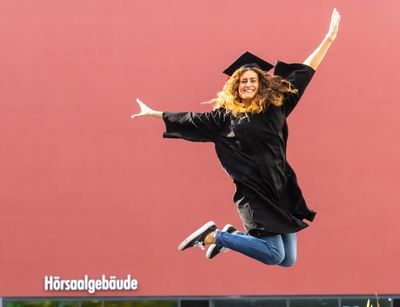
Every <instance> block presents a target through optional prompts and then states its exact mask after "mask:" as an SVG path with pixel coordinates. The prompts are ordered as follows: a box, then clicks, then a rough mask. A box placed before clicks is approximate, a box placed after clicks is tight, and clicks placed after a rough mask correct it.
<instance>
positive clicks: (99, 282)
mask: <svg viewBox="0 0 400 307" xmlns="http://www.w3.org/2000/svg"><path fill="white" fill-rule="evenodd" d="M137 288H138V281H137V280H136V279H133V278H132V277H131V275H130V274H128V275H127V276H126V278H117V276H114V275H112V276H110V277H109V278H107V276H106V275H105V274H102V275H101V278H97V279H90V278H89V276H88V275H84V276H83V278H82V279H62V278H60V276H48V275H46V276H45V277H44V290H45V291H87V292H88V293H90V294H94V293H95V292H96V291H102V290H103V291H106V290H136V289H137Z"/></svg>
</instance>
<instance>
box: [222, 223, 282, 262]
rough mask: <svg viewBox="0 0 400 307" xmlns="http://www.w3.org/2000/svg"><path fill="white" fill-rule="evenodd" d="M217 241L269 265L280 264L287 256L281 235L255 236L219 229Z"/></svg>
mask: <svg viewBox="0 0 400 307" xmlns="http://www.w3.org/2000/svg"><path fill="white" fill-rule="evenodd" d="M216 243H217V244H218V245H220V246H223V247H226V248H229V249H232V250H234V251H236V252H239V253H241V254H244V255H246V256H248V257H251V258H253V259H256V260H258V261H261V262H262V263H265V264H269V265H275V264H280V263H281V262H282V261H283V260H284V258H285V248H284V244H283V240H282V236H281V235H274V236H268V237H253V236H251V235H249V234H245V233H239V234H230V233H227V232H221V231H217V234H216Z"/></svg>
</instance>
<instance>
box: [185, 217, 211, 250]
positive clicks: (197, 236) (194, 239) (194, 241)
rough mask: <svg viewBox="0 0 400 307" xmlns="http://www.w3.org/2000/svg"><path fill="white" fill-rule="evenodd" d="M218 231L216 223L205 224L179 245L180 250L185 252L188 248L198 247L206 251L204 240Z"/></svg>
mask: <svg viewBox="0 0 400 307" xmlns="http://www.w3.org/2000/svg"><path fill="white" fill-rule="evenodd" d="M216 229H217V226H216V225H215V223H214V222H212V221H211V222H208V223H205V224H204V225H203V226H201V227H200V228H199V229H197V230H196V231H195V232H193V233H192V234H191V235H190V236H188V237H187V238H186V239H185V240H183V242H182V243H181V244H179V247H178V250H180V251H183V250H185V249H186V248H189V247H193V246H198V247H200V248H201V249H204V239H205V238H206V237H207V235H208V234H209V233H211V232H213V231H215V230H216Z"/></svg>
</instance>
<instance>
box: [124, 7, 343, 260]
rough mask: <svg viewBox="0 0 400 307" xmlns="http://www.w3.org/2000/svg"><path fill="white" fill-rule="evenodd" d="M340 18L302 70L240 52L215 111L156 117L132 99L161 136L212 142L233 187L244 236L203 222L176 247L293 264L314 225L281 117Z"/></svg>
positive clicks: (210, 254) (305, 81) (333, 21)
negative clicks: (160, 126)
mask: <svg viewBox="0 0 400 307" xmlns="http://www.w3.org/2000/svg"><path fill="white" fill-rule="evenodd" d="M339 22H340V15H339V13H338V11H337V10H336V9H334V10H333V13H332V17H331V23H330V28H329V32H328V34H327V35H326V36H325V38H324V39H323V41H322V43H321V44H320V45H319V47H318V48H317V49H316V50H315V51H314V52H313V53H312V54H311V55H310V56H309V57H308V58H307V59H306V60H305V61H304V63H303V64H285V63H283V62H279V61H278V63H277V64H276V66H275V70H274V74H270V73H268V72H267V71H268V70H269V69H271V68H272V67H273V66H272V65H271V64H269V63H267V62H265V61H264V60H262V59H260V58H258V57H256V56H254V55H252V54H251V53H249V52H246V53H244V54H243V55H242V56H241V57H240V58H239V59H237V60H236V61H235V62H234V63H233V64H232V65H231V66H230V67H228V68H227V69H226V70H225V71H224V72H225V73H227V74H228V75H230V79H229V80H228V81H227V83H226V84H225V86H224V88H223V90H222V91H221V92H220V93H219V94H218V96H217V98H216V99H214V100H215V101H216V105H215V109H214V110H213V111H212V112H206V113H192V112H179V113H171V112H160V111H155V110H152V109H151V108H149V107H148V106H147V105H145V104H144V103H143V102H141V101H140V100H139V99H137V102H138V104H139V106H140V112H139V113H137V114H134V115H132V116H131V117H132V118H135V117H141V116H152V117H156V118H160V119H162V120H164V122H165V125H166V132H165V133H164V134H163V136H164V137H166V138H182V139H185V140H189V141H194V142H213V143H214V144H215V150H216V153H217V156H218V158H219V160H220V162H221V164H222V166H223V167H224V169H225V170H226V172H227V173H228V174H229V175H230V176H231V178H232V179H233V182H234V184H235V186H236V192H235V194H234V202H235V205H236V206H237V209H238V212H239V215H240V217H241V219H242V221H243V224H244V227H245V229H246V230H247V232H246V233H244V232H239V231H237V230H236V228H235V227H233V226H232V225H229V224H228V225H226V226H225V227H224V228H223V229H222V230H219V229H217V226H216V225H215V223H214V222H208V223H206V224H205V225H203V226H202V227H200V228H199V229H197V230H196V231H194V232H193V233H192V234H191V235H189V236H188V237H187V238H186V239H185V240H184V241H183V242H182V243H181V244H180V245H179V247H178V249H179V250H185V249H186V248H189V247H193V246H199V247H202V248H204V246H205V245H208V246H209V247H208V250H207V253H206V256H207V258H209V259H212V258H214V257H215V256H216V255H218V254H219V253H220V252H221V251H222V250H223V249H232V250H235V251H237V252H239V253H242V254H244V255H247V256H249V257H251V258H254V259H256V260H259V261H261V262H263V263H265V264H268V265H280V266H285V267H288V266H292V265H293V264H294V263H295V261H296V253H297V239H296V232H298V231H300V230H302V229H304V228H305V227H307V226H308V225H307V224H306V223H305V222H304V221H303V219H306V220H309V221H312V220H313V219H314V216H315V212H313V211H312V210H310V209H309V208H308V207H307V205H306V203H305V200H304V198H303V196H302V193H301V190H300V188H299V186H298V184H297V179H296V175H295V173H294V171H293V170H292V168H291V167H290V165H289V164H288V162H287V161H286V142H287V136H288V130H287V124H286V118H287V116H288V115H289V114H290V113H291V111H292V110H293V109H294V107H295V106H296V104H297V102H298V101H299V99H300V97H301V96H302V94H303V93H304V90H305V88H306V87H307V85H308V83H309V82H310V80H311V78H312V76H313V75H314V73H315V70H316V69H317V67H318V66H319V64H320V63H321V61H322V59H323V58H324V56H325V54H326V52H327V51H328V49H329V47H330V45H331V44H332V42H333V41H334V40H335V37H336V34H337V32H338V28H339Z"/></svg>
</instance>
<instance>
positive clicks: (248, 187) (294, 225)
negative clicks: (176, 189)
mask: <svg viewBox="0 0 400 307" xmlns="http://www.w3.org/2000/svg"><path fill="white" fill-rule="evenodd" d="M314 72H315V71H314V70H313V69H312V68H311V67H309V66H307V65H303V64H286V63H283V62H280V61H278V62H277V64H276V66H275V70H274V74H275V75H280V76H282V77H283V78H285V79H286V80H288V81H289V82H291V83H292V85H293V86H294V87H295V88H296V89H297V90H298V93H297V94H287V95H286V96H285V99H284V102H283V105H282V106H281V107H276V106H274V105H270V106H269V107H268V108H267V110H266V111H265V112H263V113H257V114H249V115H248V116H247V117H246V116H238V117H235V116H233V115H232V114H231V113H230V112H227V111H226V110H225V109H223V108H219V109H216V110H214V111H212V112H206V113H194V112H174V113H172V112H164V113H163V120H164V122H165V126H166V131H165V132H164V134H163V137H164V138H180V139H185V140H188V141H193V142H213V143H214V144H215V150H216V153H217V156H218V158H219V160H220V162H221V165H222V166H223V168H224V169H225V170H226V172H227V173H228V174H229V175H230V176H231V178H232V179H233V182H234V183H235V185H236V192H235V194H234V197H233V199H234V203H235V205H236V206H237V209H238V212H239V215H240V217H241V219H242V221H243V224H244V227H245V228H246V229H247V231H248V232H249V233H250V234H251V235H254V236H263V235H270V234H276V233H292V232H297V231H299V230H302V229H304V228H305V227H307V226H308V224H306V223H305V222H304V221H303V219H306V220H309V221H312V220H313V219H314V216H315V212H314V211H312V210H310V209H309V208H308V207H307V205H306V202H305V200H304V197H303V195H302V193H301V190H300V188H299V185H298V183H297V179H296V175H295V173H294V171H293V169H292V168H291V167H290V165H289V163H288V162H287V161H286V143H287V138H288V127H287V123H286V118H287V116H288V115H289V114H290V113H291V112H292V110H293V109H294V107H295V106H296V104H297V102H298V101H299V99H300V97H301V96H302V94H303V93H304V90H305V88H306V87H307V85H308V83H309V82H310V80H311V78H312V76H313V75H314Z"/></svg>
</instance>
